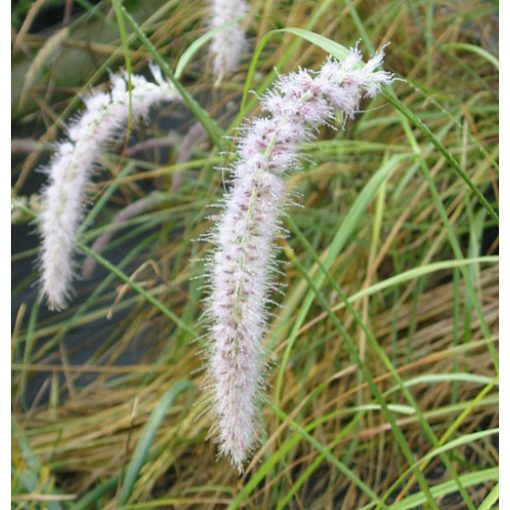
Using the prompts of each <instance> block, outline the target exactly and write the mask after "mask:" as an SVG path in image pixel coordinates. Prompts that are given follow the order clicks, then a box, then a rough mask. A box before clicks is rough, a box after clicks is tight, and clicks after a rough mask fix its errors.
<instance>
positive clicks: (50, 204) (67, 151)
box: [39, 66, 178, 310]
mask: <svg viewBox="0 0 510 510" xmlns="http://www.w3.org/2000/svg"><path fill="white" fill-rule="evenodd" d="M151 71H152V74H153V76H154V79H155V82H156V83H152V82H149V81H147V80H146V79H145V78H144V77H143V76H139V75H131V77H130V80H129V77H128V75H127V73H122V74H120V75H113V76H111V82H112V88H111V91H110V92H96V93H92V94H90V95H89V96H87V97H85V98H84V103H85V107H86V108H85V111H84V112H83V113H82V114H81V115H80V116H79V117H78V118H77V119H76V120H75V121H74V122H73V123H72V124H71V125H70V126H69V128H68V137H69V139H68V140H66V141H64V142H61V143H60V144H59V145H58V147H57V149H56V152H55V155H54V157H53V159H52V161H51V163H50V165H49V166H48V168H46V172H47V173H48V175H49V184H48V186H47V187H46V189H45V190H44V192H43V201H44V210H43V212H42V213H41V215H40V217H39V232H40V235H41V237H42V248H41V254H40V264H41V272H42V275H41V286H42V291H43V294H44V295H45V296H46V298H47V302H48V306H49V307H50V308H51V309H57V310H59V309H62V308H64V307H65V305H66V303H67V300H68V298H69V296H70V293H71V283H72V280H73V276H74V269H73V253H74V250H75V248H74V244H75V237H76V233H77V231H78V228H79V225H80V222H81V220H82V218H83V213H84V202H85V198H86V197H85V189H86V186H87V184H88V183H89V182H90V179H91V176H92V173H93V170H94V168H95V167H96V166H97V165H98V160H99V157H100V155H101V152H102V150H103V149H104V148H105V146H107V145H108V144H109V143H111V142H112V141H113V140H115V138H116V137H117V136H118V135H119V134H120V133H122V132H124V130H125V128H126V125H127V122H128V118H129V115H130V108H131V113H132V118H133V121H136V120H137V119H138V118H140V117H147V115H148V114H149V110H150V108H151V106H153V105H155V104H157V103H161V102H165V101H170V100H174V99H175V98H177V97H178V96H177V94H176V92H175V90H174V88H173V86H172V85H171V84H170V83H169V82H167V81H166V80H165V79H163V77H162V74H161V70H160V69H159V68H157V67H155V66H151ZM129 81H130V82H131V88H132V89H131V101H130V92H129V91H128V82H129ZM130 102H131V104H130Z"/></svg>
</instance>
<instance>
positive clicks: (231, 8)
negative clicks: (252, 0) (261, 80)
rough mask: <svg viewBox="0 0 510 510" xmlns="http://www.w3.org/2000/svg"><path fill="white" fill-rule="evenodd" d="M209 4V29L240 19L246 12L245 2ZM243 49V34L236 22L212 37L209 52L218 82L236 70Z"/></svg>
mask: <svg viewBox="0 0 510 510" xmlns="http://www.w3.org/2000/svg"><path fill="white" fill-rule="evenodd" d="M209 2H210V3H209V15H210V21H209V26H210V28H211V29H213V28H216V27H219V26H221V25H223V24H224V23H228V22H229V21H231V20H234V19H236V18H239V17H242V16H244V15H245V14H246V13H247V12H248V4H247V3H246V1H245V0H209ZM245 48H246V39H245V33H244V30H243V28H242V27H241V25H240V23H238V22H234V23H231V24H229V25H227V26H226V27H224V28H223V29H221V30H220V31H219V32H217V33H216V34H215V35H214V36H213V38H212V41H211V44H210V46H209V52H210V54H211V55H212V57H213V69H214V73H215V74H216V76H217V77H218V81H221V79H222V78H223V77H224V76H225V75H226V74H228V73H230V72H232V71H233V70H234V69H235V68H236V66H237V63H238V62H239V59H240V58H241V55H242V53H243V51H244V50H245Z"/></svg>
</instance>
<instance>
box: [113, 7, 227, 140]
mask: <svg viewBox="0 0 510 510" xmlns="http://www.w3.org/2000/svg"><path fill="white" fill-rule="evenodd" d="M119 8H120V10H121V11H122V14H123V15H124V17H125V18H126V21H127V22H128V24H129V25H130V26H131V28H132V29H133V31H134V32H135V33H136V35H137V36H138V38H139V39H140V42H141V43H142V44H143V45H144V46H145V48H146V49H147V51H148V52H149V53H150V54H151V55H152V58H153V59H154V61H155V62H156V64H158V66H159V67H160V68H161V71H162V72H163V74H164V75H165V76H166V77H167V78H168V79H169V80H170V82H171V83H172V85H173V86H174V87H175V88H176V90H177V92H178V93H179V95H180V96H181V98H182V100H183V101H184V102H185V103H186V105H187V106H188V107H189V109H190V110H191V111H192V112H193V115H195V117H196V118H197V120H198V121H199V122H200V123H201V124H202V126H204V129H205V130H206V132H207V134H208V135H209V137H210V139H211V141H212V142H213V143H214V144H215V145H217V146H218V147H219V148H220V149H223V148H224V141H223V131H222V130H221V129H220V127H219V126H218V124H216V122H215V121H214V120H213V119H212V118H211V117H210V115H209V114H208V113H207V112H206V111H205V110H204V109H203V108H202V107H201V106H200V105H199V104H198V103H197V102H196V101H195V99H193V97H192V96H191V95H190V94H189V93H188V91H187V90H186V89H185V88H184V87H183V86H182V85H181V83H180V82H179V81H178V80H177V79H176V78H175V76H174V73H173V72H172V70H171V69H170V66H169V65H168V63H167V61H166V60H165V59H164V58H163V57H162V56H161V55H160V53H159V52H158V50H157V49H156V48H155V47H154V45H153V44H152V43H151V41H150V40H149V38H148V37H147V36H146V35H145V33H144V32H143V30H142V28H141V27H140V26H139V25H138V23H137V22H136V21H135V20H134V19H133V17H132V16H131V15H130V14H129V12H128V11H127V10H126V8H125V7H124V6H123V5H120V7H119Z"/></svg>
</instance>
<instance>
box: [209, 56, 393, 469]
mask: <svg viewBox="0 0 510 510" xmlns="http://www.w3.org/2000/svg"><path fill="white" fill-rule="evenodd" d="M382 60H383V53H382V52H379V53H377V54H376V55H375V56H374V57H373V58H372V59H371V60H370V61H369V62H368V63H366V64H363V62H362V60H361V55H360V53H359V51H358V50H357V49H353V50H351V52H350V53H349V55H348V56H347V58H346V59H345V60H343V61H337V60H333V59H331V60H329V61H328V62H326V63H325V64H324V65H323V66H322V68H321V69H320V70H319V71H318V72H310V71H305V70H300V71H298V72H296V73H292V74H290V75H288V76H282V77H280V78H279V80H278V81H277V83H276V85H275V86H274V88H273V90H272V91H271V92H269V93H268V94H266V95H265V97H264V98H263V100H262V108H263V109H264V110H265V111H266V112H268V114H269V115H268V116H266V117H261V118H258V119H255V120H254V121H252V122H250V123H249V124H247V125H245V127H244V133H243V136H242V137H241V139H240V140H239V142H238V146H237V152H238V159H237V161H236V163H235V164H234V165H233V168H232V169H231V174H232V186H231V188H230V190H229V191H228V193H227V194H226V197H225V199H224V207H223V212H222V214H221V215H220V217H219V220H218V223H217V225H216V227H215V229H214V230H213V232H212V235H211V238H212V241H213V242H214V244H215V246H216V249H215V251H214V255H213V257H212V259H211V261H210V264H211V267H210V285H211V291H210V295H209V297H208V299H207V315H208V319H209V321H210V337H211V343H210V347H209V351H210V352H209V377H210V384H211V387H212V396H211V398H212V408H213V411H214V414H215V424H214V425H213V431H214V433H215V435H216V438H217V441H218V443H219V448H220V453H221V454H224V455H226V456H228V457H229V458H230V460H231V462H232V463H233V464H234V465H235V466H236V467H237V468H238V469H239V470H240V471H241V470H242V469H243V465H244V463H245V461H246V459H247V457H248V455H249V453H250V451H251V450H252V449H253V448H254V447H255V446H256V443H257V439H258V437H259V431H260V430H259V427H260V425H259V424H260V419H259V417H258V406H259V402H260V398H261V397H260V392H259V389H260V388H261V387H262V385H263V381H262V373H263V361H262V354H263V348H262V340H263V337H264V332H265V329H266V322H267V317H268V312H267V304H268V301H269V295H270V292H271V290H272V289H273V287H274V282H273V276H274V274H273V273H274V267H275V243H274V241H275V238H276V237H277V236H278V235H280V234H281V231H282V229H281V226H280V220H279V218H280V215H281V211H282V209H283V208H284V206H285V205H286V202H287V198H286V190H285V183H284V177H285V175H286V174H288V173H289V172H291V171H295V170H298V169H299V156H300V147H301V144H302V143H303V142H304V141H307V140H312V139H313V138H314V137H315V134H316V131H317V128H318V127H319V126H320V125H323V124H326V123H329V122H331V121H332V120H333V118H334V117H335V114H336V113H337V112H343V113H344V115H345V116H346V117H349V118H351V117H353V116H354V114H355V113H356V112H357V110H358V108H359V103H360V101H361V99H362V97H363V96H368V97H373V96H375V95H376V93H377V92H378V90H379V87H380V85H381V84H389V83H391V81H392V76H391V74H389V73H387V72H384V71H376V70H375V68H376V67H377V66H378V65H379V64H381V63H382Z"/></svg>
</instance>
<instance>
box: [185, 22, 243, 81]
mask: <svg viewBox="0 0 510 510" xmlns="http://www.w3.org/2000/svg"><path fill="white" fill-rule="evenodd" d="M243 17H244V16H238V17H237V18H232V19H229V20H228V21H226V22H225V23H222V24H221V25H218V26H217V27H214V28H213V29H211V30H209V31H208V32H206V33H205V34H202V35H201V36H200V37H198V38H197V39H195V40H194V41H193V42H192V43H191V44H190V45H189V47H188V48H187V49H186V51H185V52H184V53H183V54H182V55H181V57H180V58H179V61H178V62H177V65H176V66H175V79H176V80H180V78H181V76H182V73H183V71H184V68H185V67H186V66H187V65H188V63H189V61H190V60H191V59H192V58H193V56H194V55H195V53H196V52H197V51H198V50H199V49H200V48H201V47H202V46H204V45H205V44H207V43H208V42H209V41H210V40H211V39H212V38H213V37H214V36H215V35H216V34H217V33H219V32H221V31H222V30H225V28H227V27H230V26H232V25H235V24H236V23H239V21H241V20H242V19H243Z"/></svg>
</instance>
